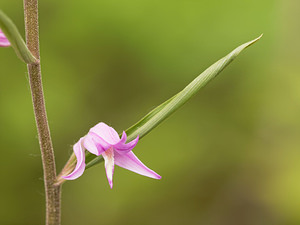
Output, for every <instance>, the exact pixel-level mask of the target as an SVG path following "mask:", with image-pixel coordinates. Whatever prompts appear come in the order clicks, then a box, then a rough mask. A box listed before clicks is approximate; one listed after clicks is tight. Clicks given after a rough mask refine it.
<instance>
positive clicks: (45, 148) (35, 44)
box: [24, 0, 60, 225]
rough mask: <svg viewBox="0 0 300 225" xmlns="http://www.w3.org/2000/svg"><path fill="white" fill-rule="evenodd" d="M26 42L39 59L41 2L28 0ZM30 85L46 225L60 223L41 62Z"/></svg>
mask: <svg viewBox="0 0 300 225" xmlns="http://www.w3.org/2000/svg"><path fill="white" fill-rule="evenodd" d="M24 13H25V28H26V41H27V46H28V48H29V50H30V51H31V52H32V54H33V55H34V56H35V57H36V58H37V59H39V58H40V52H39V30H38V28H39V27H38V1H37V0H24ZM27 68H28V74H29V82H30V88H31V95H32V101H33V108H34V115H35V120H36V125H37V131H38V137H39V143H40V149H41V155H42V163H43V170H44V185H45V194H46V224H47V225H59V224H60V186H55V185H54V181H55V179H56V169H55V159H54V152H53V147H52V141H51V136H50V130H49V125H48V120H47V114H46V107H45V101H44V93H43V86H42V79H41V66H40V62H39V63H37V64H28V66H27Z"/></svg>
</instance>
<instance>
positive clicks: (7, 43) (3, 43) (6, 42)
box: [0, 30, 10, 47]
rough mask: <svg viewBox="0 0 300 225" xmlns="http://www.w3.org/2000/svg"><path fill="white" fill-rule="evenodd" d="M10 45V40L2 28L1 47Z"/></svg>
mask: <svg viewBox="0 0 300 225" xmlns="http://www.w3.org/2000/svg"><path fill="white" fill-rule="evenodd" d="M8 46H10V42H9V41H8V40H7V38H6V37H5V35H4V33H3V32H2V30H0V47H8Z"/></svg>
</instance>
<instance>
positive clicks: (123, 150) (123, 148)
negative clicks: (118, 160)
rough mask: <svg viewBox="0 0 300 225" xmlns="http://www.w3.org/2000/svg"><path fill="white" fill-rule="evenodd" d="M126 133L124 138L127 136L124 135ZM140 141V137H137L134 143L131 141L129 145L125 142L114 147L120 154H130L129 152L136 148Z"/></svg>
mask: <svg viewBox="0 0 300 225" xmlns="http://www.w3.org/2000/svg"><path fill="white" fill-rule="evenodd" d="M124 133H125V132H124ZM124 133H123V136H125V135H126V134H125V135H124ZM123 136H122V139H123ZM122 139H121V140H122ZM138 141H139V136H137V138H136V139H134V140H133V141H131V142H129V143H127V144H125V143H124V142H122V141H120V142H119V143H118V144H116V145H114V149H115V150H116V151H118V152H119V153H120V154H122V153H123V154H124V153H128V152H130V151H131V150H132V149H133V148H134V147H135V146H136V144H137V143H138Z"/></svg>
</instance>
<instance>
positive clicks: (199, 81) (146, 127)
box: [86, 35, 262, 168]
mask: <svg viewBox="0 0 300 225" xmlns="http://www.w3.org/2000/svg"><path fill="white" fill-rule="evenodd" d="M261 37H262V35H260V36H259V37H258V38H256V39H254V40H252V41H249V42H247V43H245V44H242V45H240V46H239V47H237V48H236V49H234V50H233V51H232V52H230V53H229V54H228V55H226V56H225V57H223V58H222V59H220V60H219V61H217V62H216V63H214V64H213V65H211V66H210V67H209V68H207V69H206V70H205V71H204V72H203V73H201V74H200V75H199V76H198V77H196V78H195V79H194V80H193V81H192V82H191V83H190V84H188V85H187V86H186V87H185V88H184V89H183V90H182V91H180V92H179V93H177V94H176V95H174V96H173V97H172V98H170V99H168V100H167V101H165V102H164V103H162V104H161V105H159V106H157V107H156V108H155V109H153V110H152V111H151V112H149V113H148V114H147V115H146V116H145V117H143V118H142V119H141V120H140V121H138V122H137V123H136V124H134V125H133V126H131V127H130V128H128V129H127V130H126V131H125V132H126V134H127V137H128V138H127V140H128V141H131V140H133V139H134V138H136V137H137V136H138V135H139V137H140V138H142V137H144V136H145V135H146V134H147V133H149V132H150V131H151V130H152V129H153V128H155V127H156V126H157V125H158V124H160V123H161V122H162V121H164V120H165V119H166V118H168V117H169V116H170V115H171V114H172V113H173V112H175V111H176V110H177V109H178V108H179V107H180V106H182V105H183V104H184V103H186V102H187V101H188V100H189V99H190V98H191V97H193V96H194V95H195V94H196V93H197V92H198V91H199V90H200V89H201V88H202V87H204V86H205V85H206V84H207V83H208V82H209V81H211V80H212V79H213V78H215V77H216V76H217V75H218V74H219V73H220V72H221V71H222V70H223V69H224V68H225V67H226V66H227V65H228V64H229V63H231V62H232V61H233V60H234V59H235V58H236V57H237V56H238V55H239V54H240V53H241V52H242V51H243V50H244V49H245V48H247V47H249V46H250V45H252V44H254V43H255V42H256V41H258V40H259V39H260V38H261ZM101 161H103V158H102V157H101V156H98V157H95V156H93V155H92V154H90V153H89V154H86V163H87V166H86V168H89V167H91V166H93V165H95V164H97V163H99V162H101Z"/></svg>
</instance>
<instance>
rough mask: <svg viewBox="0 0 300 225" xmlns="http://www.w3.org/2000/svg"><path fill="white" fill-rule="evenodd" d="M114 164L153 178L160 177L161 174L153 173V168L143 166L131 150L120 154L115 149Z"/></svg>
mask: <svg viewBox="0 0 300 225" xmlns="http://www.w3.org/2000/svg"><path fill="white" fill-rule="evenodd" d="M114 153H115V164H116V165H118V166H120V167H123V168H124V169H127V170H130V171H132V172H135V173H138V174H141V175H143V176H147V177H151V178H154V179H160V178H161V176H160V175H158V174H157V173H155V172H154V171H153V170H151V169H149V168H148V167H147V166H145V165H144V164H143V163H142V162H141V161H140V160H139V159H138V158H137V157H136V156H135V155H134V154H133V152H128V153H127V154H120V153H119V152H118V151H115V152H114Z"/></svg>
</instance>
